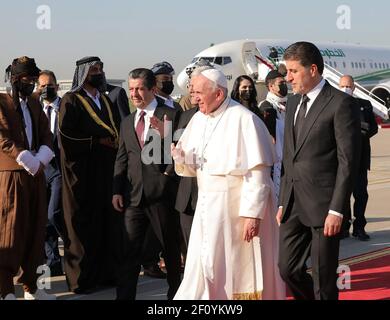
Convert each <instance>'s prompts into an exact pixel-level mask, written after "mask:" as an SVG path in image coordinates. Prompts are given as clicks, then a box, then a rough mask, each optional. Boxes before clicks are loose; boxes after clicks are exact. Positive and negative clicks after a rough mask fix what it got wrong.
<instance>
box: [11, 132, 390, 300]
mask: <svg viewBox="0 0 390 320" xmlns="http://www.w3.org/2000/svg"><path fill="white" fill-rule="evenodd" d="M389 145H390V129H380V130H379V133H378V134H377V135H376V136H374V137H373V138H372V139H371V147H372V164H371V171H370V172H369V187H368V192H369V196H370V198H369V202H368V206H367V210H366V218H367V221H368V224H367V226H366V231H367V232H368V233H369V235H370V237H371V240H370V241H367V242H362V241H359V240H357V239H355V238H353V237H350V238H347V239H344V240H342V242H341V251H340V259H346V258H350V257H354V256H356V255H360V254H364V253H369V252H372V251H376V250H379V249H382V248H386V247H390V209H389V203H390V146H389ZM48 291H49V292H50V293H54V294H56V295H57V298H58V299H59V300H113V299H114V298H115V290H114V289H113V288H106V289H102V290H100V291H97V292H95V293H93V294H89V295H76V294H73V293H71V292H68V290H67V286H66V282H65V276H62V277H55V278H51V290H48ZM166 292H167V284H166V281H165V280H159V279H154V278H149V277H147V276H143V275H140V277H139V282H138V289H137V300H166ZM16 295H17V297H18V298H22V289H21V288H20V286H18V287H17V292H16Z"/></svg>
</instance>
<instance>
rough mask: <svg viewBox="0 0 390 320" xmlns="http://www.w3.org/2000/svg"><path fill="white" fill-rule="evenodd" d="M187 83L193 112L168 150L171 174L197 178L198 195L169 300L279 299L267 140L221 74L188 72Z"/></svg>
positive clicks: (281, 293) (281, 287) (281, 290)
mask: <svg viewBox="0 0 390 320" xmlns="http://www.w3.org/2000/svg"><path fill="white" fill-rule="evenodd" d="M197 71H198V72H197ZM191 85H192V86H193V91H194V97H195V99H196V101H197V103H198V105H199V112H197V113H196V114H195V115H194V116H193V118H192V120H191V122H190V123H189V124H188V126H187V128H186V129H185V131H184V132H183V135H182V136H181V138H180V140H179V142H178V144H177V145H176V146H175V145H172V150H171V151H172V156H173V159H174V160H175V170H176V172H177V174H178V175H180V176H186V177H197V181H198V186H199V195H198V203H197V208H196V212H195V216H194V221H193V225H192V230H191V237H190V241H189V248H188V253H187V261H186V266H185V272H184V278H183V281H182V284H181V286H180V288H179V290H178V292H177V294H176V296H175V299H177V300H231V299H234V300H243V299H245V300H259V299H267V300H268V299H284V298H285V287H284V284H283V282H282V280H281V278H280V276H279V271H278V268H277V257H278V252H277V248H278V227H277V224H276V220H275V213H276V210H277V209H276V199H275V191H274V186H273V183H272V179H271V167H272V165H273V163H274V162H275V150H274V146H273V144H272V140H271V136H270V135H269V133H268V131H267V129H266V127H265V125H264V124H263V122H262V121H261V120H260V118H258V117H257V116H256V115H254V114H253V113H252V112H250V111H249V110H247V109H246V108H245V107H243V106H241V105H240V104H239V103H238V102H236V101H234V100H231V99H230V98H228V97H227V81H226V77H225V75H224V74H223V73H222V72H221V71H219V70H216V69H207V70H201V69H199V70H195V71H194V73H193V75H192V80H191Z"/></svg>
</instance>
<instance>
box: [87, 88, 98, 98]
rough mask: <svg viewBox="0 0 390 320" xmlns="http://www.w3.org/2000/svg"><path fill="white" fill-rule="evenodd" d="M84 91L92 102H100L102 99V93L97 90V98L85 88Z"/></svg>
mask: <svg viewBox="0 0 390 320" xmlns="http://www.w3.org/2000/svg"><path fill="white" fill-rule="evenodd" d="M83 90H84V91H85V93H86V94H87V95H88V97H90V98H91V99H92V100H99V99H100V92H99V90H97V94H96V96H95V97H94V96H93V95H92V94H90V93H89V92H88V91H87V90H85V89H84V88H83Z"/></svg>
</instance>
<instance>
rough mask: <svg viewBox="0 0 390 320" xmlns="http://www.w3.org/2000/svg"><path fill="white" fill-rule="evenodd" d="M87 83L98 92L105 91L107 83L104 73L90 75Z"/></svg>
mask: <svg viewBox="0 0 390 320" xmlns="http://www.w3.org/2000/svg"><path fill="white" fill-rule="evenodd" d="M88 83H89V84H90V85H91V86H92V87H94V88H95V89H98V90H99V91H100V92H103V91H106V88H107V81H106V76H105V75H104V73H99V74H92V75H90V76H89V80H88Z"/></svg>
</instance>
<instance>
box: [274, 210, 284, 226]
mask: <svg viewBox="0 0 390 320" xmlns="http://www.w3.org/2000/svg"><path fill="white" fill-rule="evenodd" d="M282 215H283V208H279V209H278V212H277V213H276V221H277V223H278V226H279V227H280V224H281V223H282Z"/></svg>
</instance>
